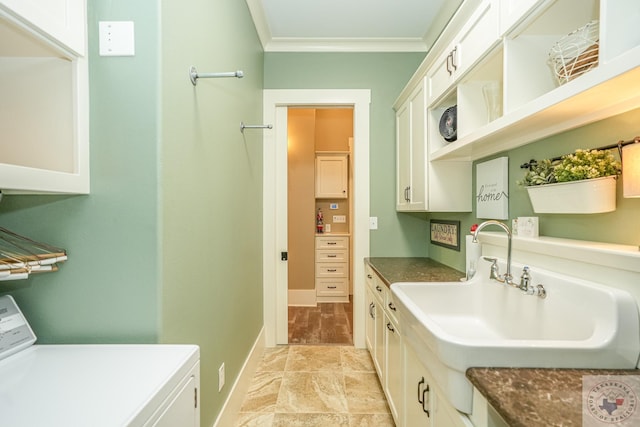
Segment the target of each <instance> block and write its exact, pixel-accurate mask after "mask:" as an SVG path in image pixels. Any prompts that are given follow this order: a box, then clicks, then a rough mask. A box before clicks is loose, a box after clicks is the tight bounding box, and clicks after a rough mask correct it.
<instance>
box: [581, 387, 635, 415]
mask: <svg viewBox="0 0 640 427" xmlns="http://www.w3.org/2000/svg"><path fill="white" fill-rule="evenodd" d="M637 404H638V398H637V396H636V394H635V392H634V391H633V389H632V388H631V387H629V385H628V384H625V383H624V382H622V381H618V380H607V381H603V382H600V383H598V384H596V385H595V386H594V387H593V388H591V390H589V394H588V395H587V405H588V408H589V413H590V414H591V415H592V416H593V417H595V418H596V419H597V420H599V421H601V422H603V423H607V424H614V423H619V422H621V421H624V420H626V419H628V418H629V417H631V416H632V415H633V413H634V412H635V411H636V407H637Z"/></svg>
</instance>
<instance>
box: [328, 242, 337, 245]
mask: <svg viewBox="0 0 640 427" xmlns="http://www.w3.org/2000/svg"><path fill="white" fill-rule="evenodd" d="M337 244H338V242H327V245H334V246H335V245H337Z"/></svg>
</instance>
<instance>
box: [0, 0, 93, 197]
mask: <svg viewBox="0 0 640 427" xmlns="http://www.w3.org/2000/svg"><path fill="white" fill-rule="evenodd" d="M0 93H2V97H0V110H2V111H5V112H6V114H2V115H0V130H1V131H2V139H1V140H0V152H2V153H3V154H2V159H0V189H1V190H3V191H7V192H13V193H34V192H35V193H88V192H89V78H88V66H87V58H86V7H85V0H64V1H59V2H55V3H54V4H52V2H49V1H45V0H0Z"/></svg>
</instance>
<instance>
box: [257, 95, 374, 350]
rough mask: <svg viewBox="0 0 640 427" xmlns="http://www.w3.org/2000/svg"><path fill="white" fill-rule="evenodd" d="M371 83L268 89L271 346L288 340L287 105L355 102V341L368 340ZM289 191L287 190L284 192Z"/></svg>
mask: <svg viewBox="0 0 640 427" xmlns="http://www.w3.org/2000/svg"><path fill="white" fill-rule="evenodd" d="M370 103H371V91H370V90H368V89H353V90H351V89H327V90H325V89H301V90H298V89H265V90H264V98H263V117H264V123H265V124H272V125H273V130H271V131H268V130H265V131H264V137H263V141H264V147H263V193H262V194H263V224H262V225H263V243H262V244H263V255H262V262H263V265H262V272H263V273H262V274H263V298H264V329H265V339H266V345H267V347H273V346H275V345H277V344H286V343H287V341H288V334H287V328H288V324H287V291H288V290H287V282H286V277H287V264H286V261H281V260H280V252H282V251H286V250H287V221H286V209H285V211H284V212H280V210H279V209H281V208H279V206H285V207H286V198H287V194H286V190H285V191H284V192H283V191H282V190H280V191H279V189H286V188H287V107H289V106H309V107H314V106H352V107H353V128H354V135H353V154H354V156H353V157H354V167H353V169H354V170H353V175H354V191H353V194H354V203H353V222H352V224H353V230H352V235H353V238H352V242H353V262H354V266H353V278H352V279H353V342H354V345H355V346H356V347H358V348H364V347H365V341H364V321H365V308H364V283H365V280H364V259H365V258H366V257H368V256H369V104H370ZM283 193H284V194H283Z"/></svg>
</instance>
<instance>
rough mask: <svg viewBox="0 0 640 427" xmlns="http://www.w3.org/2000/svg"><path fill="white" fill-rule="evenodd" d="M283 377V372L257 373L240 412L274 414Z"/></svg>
mask: <svg viewBox="0 0 640 427" xmlns="http://www.w3.org/2000/svg"><path fill="white" fill-rule="evenodd" d="M283 376H284V373H283V372H256V374H255V375H254V377H253V379H252V380H251V384H250V385H249V391H248V392H247V397H246V398H245V401H244V403H243V404H242V408H240V412H273V411H274V410H275V407H276V402H277V400H278V394H279V393H280V385H281V384H282V377H283Z"/></svg>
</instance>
